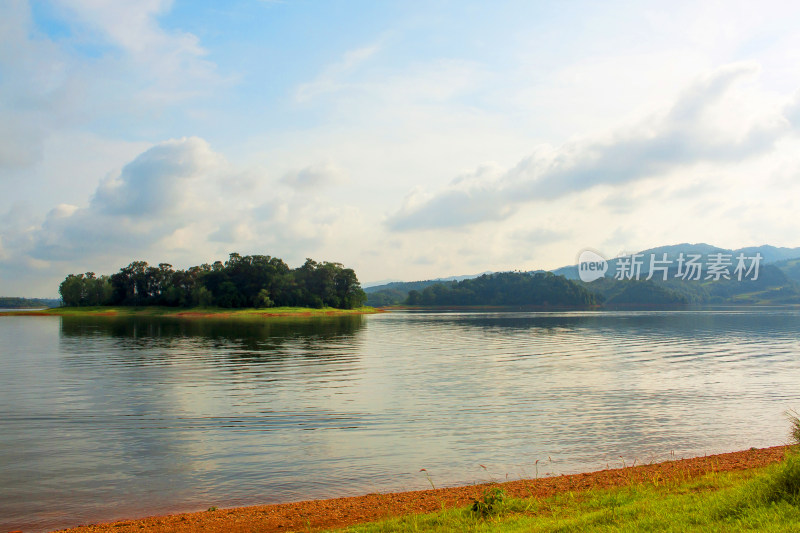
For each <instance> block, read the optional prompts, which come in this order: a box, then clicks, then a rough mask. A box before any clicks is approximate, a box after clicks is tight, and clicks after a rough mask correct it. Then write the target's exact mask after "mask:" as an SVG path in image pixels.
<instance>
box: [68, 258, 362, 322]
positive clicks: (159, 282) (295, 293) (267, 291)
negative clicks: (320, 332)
mask: <svg viewBox="0 0 800 533" xmlns="http://www.w3.org/2000/svg"><path fill="white" fill-rule="evenodd" d="M58 291H59V293H60V294H61V299H62V301H63V304H64V306H67V307H86V306H166V307H222V308H267V307H310V308H323V307H333V308H338V309H354V308H357V307H361V306H362V305H363V304H364V302H365V301H366V294H365V293H364V291H363V290H362V289H361V285H360V283H359V281H358V278H357V277H356V274H355V272H354V271H353V269H351V268H344V266H343V265H341V264H340V263H331V262H327V261H324V262H322V263H318V262H316V261H314V260H312V259H306V262H305V263H304V264H303V265H302V266H300V267H298V268H294V269H292V268H289V266H288V265H287V264H286V263H284V262H283V260H282V259H279V258H277V257H270V256H268V255H246V256H242V255H239V254H238V253H233V254H230V257H229V259H228V260H227V261H226V262H225V263H223V262H221V261H216V262H215V263H213V264H208V263H206V264H203V265H200V266H194V267H190V268H187V269H186V270H180V269H177V270H176V269H174V268H173V267H172V265H170V264H168V263H160V264H159V265H158V266H157V267H156V266H150V265H148V264H147V263H146V262H144V261H134V262H133V263H131V264H129V265H128V266H126V267H123V268H121V269H120V271H119V272H117V273H116V274H112V275H110V276H108V275H101V276H97V275H96V274H95V273H94V272H86V273H85V274H70V275H68V276H67V277H66V279H64V281H63V282H61V285H60V286H59V289H58Z"/></svg>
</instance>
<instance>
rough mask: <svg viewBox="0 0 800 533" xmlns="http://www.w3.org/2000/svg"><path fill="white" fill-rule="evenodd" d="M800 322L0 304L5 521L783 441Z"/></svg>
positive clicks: (478, 477)
mask: <svg viewBox="0 0 800 533" xmlns="http://www.w3.org/2000/svg"><path fill="white" fill-rule="evenodd" d="M798 326H800V313H798V312H797V311H795V310H790V309H788V310H787V309H775V310H759V311H750V312H741V311H680V312H619V313H595V312H573V313H387V314H383V315H372V316H366V317H362V316H355V317H337V318H332V317H331V318H323V319H307V320H280V321H268V322H259V321H248V322H231V321H228V322H225V321H191V320H174V319H173V320H165V319H149V320H142V319H110V318H94V319H77V318H63V319H58V318H46V317H45V318H36V319H32V318H22V317H3V318H1V319H0V346H2V350H3V351H2V357H0V415H1V416H2V418H0V529H2V527H7V528H9V529H14V528H24V529H25V530H26V531H27V530H30V529H36V528H39V529H44V528H53V527H57V526H66V525H74V524H78V523H81V522H87V521H92V520H99V519H113V518H117V517H124V516H132V515H142V514H153V513H159V512H167V511H173V510H177V509H181V510H185V509H204V508H207V507H209V506H211V505H215V506H219V507H222V506H230V505H241V504H249V503H265V502H277V501H288V500H297V499H304V498H311V497H325V496H340V495H347V494H358V493H365V492H374V491H388V490H402V489H412V488H424V487H425V486H426V484H427V480H426V479H425V478H424V477H421V475H420V474H419V469H420V468H423V467H424V468H426V469H427V471H428V472H429V473H430V474H431V476H432V477H433V480H434V482H435V483H436V484H437V486H444V485H448V484H456V483H470V482H475V481H486V480H488V479H490V478H492V477H493V478H494V479H500V478H505V476H506V475H508V476H509V477H512V478H513V477H520V476H533V475H535V474H536V470H537V469H538V473H539V474H540V475H541V474H544V473H562V472H572V471H578V470H590V469H595V468H598V467H605V466H606V464H607V463H610V464H611V465H619V464H620V456H623V457H624V458H625V460H626V461H627V462H628V463H631V462H632V461H633V460H634V459H638V460H639V461H640V462H641V461H649V460H653V459H661V458H665V457H668V456H669V455H670V453H671V452H673V451H674V452H675V453H676V454H677V455H679V456H680V455H697V454H704V453H712V452H718V451H725V450H733V449H741V448H746V447H750V446H768V445H774V444H781V443H782V442H784V440H785V438H786V432H787V424H786V421H785V420H784V419H783V417H782V412H783V411H784V410H785V409H787V408H792V407H794V408H797V407H800V390H798V388H797V386H796V384H797V382H798V380H799V379H798V378H800V366H799V365H798V356H800V338H799V337H798V335H797V333H796V332H797V331H798ZM537 460H538V461H539V463H538V468H537V467H536V466H534V465H536V462H537ZM480 464H483V465H486V466H487V467H489V471H488V472H487V471H485V470H483V469H482V468H480V466H479V465H480Z"/></svg>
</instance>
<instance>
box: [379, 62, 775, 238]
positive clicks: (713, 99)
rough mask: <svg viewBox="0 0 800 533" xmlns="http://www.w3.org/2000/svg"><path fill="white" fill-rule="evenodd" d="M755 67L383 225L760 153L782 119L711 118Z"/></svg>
mask: <svg viewBox="0 0 800 533" xmlns="http://www.w3.org/2000/svg"><path fill="white" fill-rule="evenodd" d="M754 70H755V68H754V66H753V65H749V64H737V65H732V66H727V67H724V68H721V69H719V70H716V71H715V72H713V73H712V74H711V75H709V76H708V77H706V78H705V79H703V80H700V81H699V82H698V83H696V84H695V85H694V86H693V87H690V88H689V89H688V90H686V91H685V92H684V93H683V94H682V95H681V97H680V98H679V99H678V100H677V102H676V103H675V104H674V105H673V106H672V108H671V109H670V110H669V112H668V113H666V114H665V115H664V116H661V117H657V118H651V119H648V120H646V121H644V122H642V123H641V124H639V125H638V126H637V127H634V128H632V129H630V130H628V131H621V132H618V133H617V134H615V135H613V136H612V137H611V138H610V139H604V140H594V141H579V142H573V143H570V144H567V145H564V146H562V147H561V148H559V149H557V150H552V151H546V150H541V151H539V152H538V153H536V154H534V155H532V156H530V157H528V158H526V159H524V160H523V161H521V162H520V163H519V164H518V165H517V166H516V167H514V168H512V169H510V170H508V171H507V172H505V173H503V174H502V175H500V176H499V177H496V178H495V177H492V176H488V177H487V178H486V179H474V180H470V182H469V185H468V186H466V187H465V186H464V183H463V181H464V180H463V179H457V180H454V182H452V183H451V184H450V186H449V187H448V188H446V189H445V190H443V191H440V192H439V193H438V194H435V195H433V196H431V197H430V198H428V199H427V200H425V201H421V202H420V201H416V202H409V201H407V202H406V205H404V206H403V207H402V208H401V209H400V210H399V211H398V212H396V213H395V214H394V215H392V216H391V217H389V218H388V220H387V225H388V227H389V228H390V229H392V230H395V231H403V230H412V229H426V228H442V227H456V226H463V225H468V224H475V223H480V222H485V221H491V220H503V219H505V218H507V217H508V216H510V215H511V214H513V213H514V212H515V210H516V209H517V208H518V207H519V205H521V204H522V203H524V202H530V201H535V200H546V199H554V198H558V197H561V196H564V195H566V194H569V193H572V192H577V191H582V190H586V189H589V188H591V187H594V186H597V185H601V184H606V185H619V184H624V183H629V182H633V181H637V180H642V179H646V178H651V177H655V176H660V175H664V174H666V173H668V172H670V171H673V170H675V169H678V168H683V167H687V166H689V165H693V164H697V163H704V162H716V163H730V162H737V161H742V160H744V159H747V158H749V157H752V156H754V155H758V154H761V153H764V152H766V151H768V150H770V149H771V148H772V147H773V145H774V143H775V142H776V141H777V140H778V139H779V138H780V137H781V136H783V135H784V134H785V133H786V131H787V122H786V120H785V118H784V117H782V116H775V117H767V119H765V120H763V121H760V122H754V123H748V124H744V125H742V124H734V125H731V124H722V125H720V124H719V123H718V121H717V120H714V118H712V117H711V115H712V114H713V111H714V110H715V108H716V107H718V106H719V105H720V104H721V101H722V99H723V97H724V96H725V95H726V93H728V92H729V91H730V89H731V88H732V87H733V86H734V84H736V83H737V82H739V81H740V80H742V79H743V78H745V77H749V76H751V75H752V74H753V72H754ZM478 177H480V176H478Z"/></svg>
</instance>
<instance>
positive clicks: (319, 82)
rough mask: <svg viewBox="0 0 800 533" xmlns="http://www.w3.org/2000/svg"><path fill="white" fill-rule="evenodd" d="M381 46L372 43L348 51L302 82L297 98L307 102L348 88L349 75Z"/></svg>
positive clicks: (297, 90) (298, 88) (296, 94)
mask: <svg viewBox="0 0 800 533" xmlns="http://www.w3.org/2000/svg"><path fill="white" fill-rule="evenodd" d="M380 48H381V47H380V45H378V44H372V45H368V46H364V47H361V48H356V49H354V50H350V51H348V52H346V53H345V54H344V55H343V57H342V59H341V60H340V61H337V62H336V63H333V64H331V65H329V66H327V67H325V69H323V71H322V72H321V73H320V74H319V75H318V76H317V77H316V78H315V79H314V80H313V81H310V82H307V83H302V84H300V85H299V86H298V87H297V89H296V90H295V98H296V99H297V101H298V102H307V101H309V100H313V99H314V98H316V97H318V96H321V95H324V94H328V93H333V92H336V91H339V90H342V89H344V88H347V87H348V86H349V85H350V82H349V81H348V80H347V78H348V76H350V75H352V74H353V73H354V72H355V71H356V70H357V69H358V68H359V67H360V66H362V65H363V64H364V63H366V62H367V61H368V60H369V59H370V58H371V57H372V56H374V55H375V54H376V53H377V52H378V51H379V50H380Z"/></svg>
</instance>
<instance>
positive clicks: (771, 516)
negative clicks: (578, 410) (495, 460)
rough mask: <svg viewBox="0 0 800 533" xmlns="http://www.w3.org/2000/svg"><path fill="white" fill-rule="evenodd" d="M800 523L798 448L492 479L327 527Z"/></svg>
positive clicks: (770, 527)
mask: <svg viewBox="0 0 800 533" xmlns="http://www.w3.org/2000/svg"><path fill="white" fill-rule="evenodd" d="M609 530H611V531H631V532H633V531H747V530H751V531H800V456H798V455H796V454H792V455H787V458H786V459H785V460H784V462H782V463H780V464H777V465H772V466H770V467H766V468H759V469H750V470H744V471H738V472H710V473H707V474H705V475H703V476H701V477H699V478H695V479H686V480H680V479H671V480H661V479H659V478H658V477H654V478H653V479H652V480H650V481H644V482H635V483H631V484H630V485H628V486H623V487H617V488H609V489H602V490H588V491H577V492H573V491H571V490H570V491H566V492H563V493H560V494H557V495H554V496H551V497H549V498H544V499H539V498H536V497H529V498H511V497H508V496H507V495H506V493H505V491H504V490H503V489H501V488H499V487H496V488H492V487H489V488H487V489H485V491H484V493H483V494H482V495H481V496H480V497H479V498H477V499H475V500H474V502H473V504H472V505H470V506H468V507H466V508H464V507H462V508H457V509H450V510H443V511H440V512H437V513H430V514H409V515H405V516H402V517H399V518H392V519H388V520H383V521H379V522H372V523H368V524H360V525H354V526H350V527H347V528H344V529H335V530H329V531H340V532H341V531H347V532H354V533H355V532H359V533H375V532H385V531H393V532H404V531H408V532H411V531H431V532H455V531H476V532H478V531H503V532H523V531H525V532H528V531H582V532H583V531H609Z"/></svg>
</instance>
